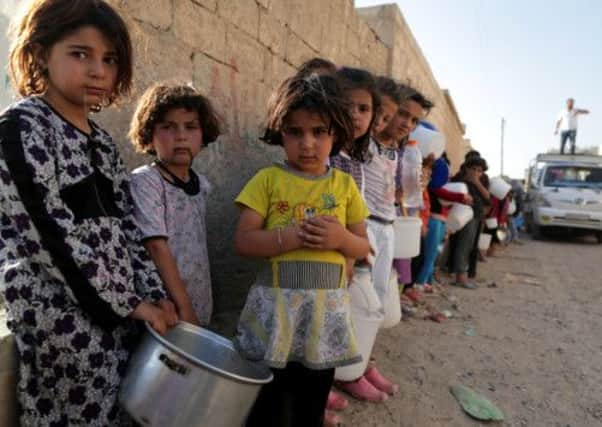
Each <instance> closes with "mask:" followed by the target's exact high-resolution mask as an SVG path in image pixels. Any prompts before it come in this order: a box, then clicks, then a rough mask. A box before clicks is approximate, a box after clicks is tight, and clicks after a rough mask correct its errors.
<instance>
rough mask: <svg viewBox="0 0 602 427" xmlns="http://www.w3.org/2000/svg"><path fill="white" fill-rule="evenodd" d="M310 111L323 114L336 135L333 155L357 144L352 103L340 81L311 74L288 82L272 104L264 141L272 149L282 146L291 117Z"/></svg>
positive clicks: (283, 84) (276, 94)
mask: <svg viewBox="0 0 602 427" xmlns="http://www.w3.org/2000/svg"><path fill="white" fill-rule="evenodd" d="M298 110H307V111H310V112H312V113H316V114H319V115H320V116H321V117H322V119H323V120H324V122H325V123H326V124H328V126H329V128H330V129H329V130H330V131H331V132H333V133H334V144H333V146H332V150H331V151H330V155H331V156H334V155H335V154H337V153H338V152H339V151H340V149H341V148H342V147H343V146H345V145H346V144H348V143H349V142H350V141H352V140H353V122H352V120H351V113H350V111H349V102H348V101H347V97H346V96H345V93H344V92H343V90H342V89H341V86H340V85H339V83H338V81H337V79H336V78H335V77H333V76H330V75H318V74H311V75H309V76H307V77H302V76H294V77H291V78H288V79H286V80H285V81H284V82H283V83H282V84H281V85H280V86H279V87H278V89H276V91H275V92H274V93H273V94H272V96H271V97H270V100H269V101H268V114H267V124H266V130H265V134H264V136H263V137H262V138H261V139H262V140H263V141H264V142H266V143H267V144H270V145H282V128H283V127H284V125H285V124H286V121H287V119H288V117H289V116H290V114H292V113H293V112H294V111H298Z"/></svg>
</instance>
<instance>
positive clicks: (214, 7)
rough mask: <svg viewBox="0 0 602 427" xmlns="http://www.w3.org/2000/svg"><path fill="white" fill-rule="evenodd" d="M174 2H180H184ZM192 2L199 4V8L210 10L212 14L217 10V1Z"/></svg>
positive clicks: (200, 0)
mask: <svg viewBox="0 0 602 427" xmlns="http://www.w3.org/2000/svg"><path fill="white" fill-rule="evenodd" d="M174 1H176V2H178V1H184V0H174ZM192 2H193V3H196V4H198V5H199V6H203V7H204V8H206V9H209V10H210V11H212V12H215V11H216V10H217V0H192Z"/></svg>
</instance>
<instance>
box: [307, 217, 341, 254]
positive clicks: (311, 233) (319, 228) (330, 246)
mask: <svg viewBox="0 0 602 427" xmlns="http://www.w3.org/2000/svg"><path fill="white" fill-rule="evenodd" d="M346 233H347V230H346V229H345V227H343V225H342V224H341V223H340V222H339V220H338V219H337V218H335V217H333V216H329V215H321V216H317V217H314V218H309V219H308V220H306V221H304V222H303V224H301V231H300V233H299V237H300V238H301V240H303V246H304V247H306V248H311V249H326V250H338V249H339V248H340V247H341V246H342V245H343V242H344V240H345V234H346Z"/></svg>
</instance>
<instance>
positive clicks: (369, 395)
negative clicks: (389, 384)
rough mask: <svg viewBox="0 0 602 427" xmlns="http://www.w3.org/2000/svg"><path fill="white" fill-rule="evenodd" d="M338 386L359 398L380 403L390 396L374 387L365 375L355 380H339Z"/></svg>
mask: <svg viewBox="0 0 602 427" xmlns="http://www.w3.org/2000/svg"><path fill="white" fill-rule="evenodd" d="M336 386H337V387H338V388H339V389H340V390H342V391H344V392H345V393H348V394H350V395H351V396H353V397H355V398H356V399H357V400H365V401H367V402H374V403H380V402H384V401H385V400H387V399H388V398H389V396H387V393H383V392H382V391H380V390H379V389H377V388H376V387H374V386H373V385H372V384H371V383H370V382H369V381H368V380H367V379H366V378H365V377H360V378H359V379H357V380H355V381H339V382H337V383H336Z"/></svg>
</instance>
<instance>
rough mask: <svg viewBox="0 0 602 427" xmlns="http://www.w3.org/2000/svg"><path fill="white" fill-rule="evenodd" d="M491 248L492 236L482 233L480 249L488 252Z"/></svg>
mask: <svg viewBox="0 0 602 427" xmlns="http://www.w3.org/2000/svg"><path fill="white" fill-rule="evenodd" d="M489 246H491V234H487V233H481V235H480V236H479V249H480V250H482V251H486V250H487V249H489Z"/></svg>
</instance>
